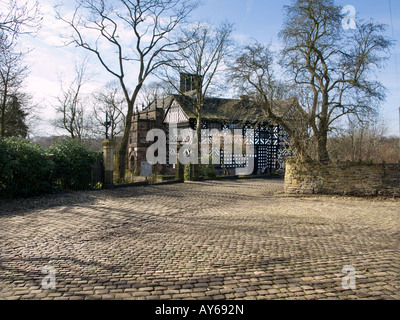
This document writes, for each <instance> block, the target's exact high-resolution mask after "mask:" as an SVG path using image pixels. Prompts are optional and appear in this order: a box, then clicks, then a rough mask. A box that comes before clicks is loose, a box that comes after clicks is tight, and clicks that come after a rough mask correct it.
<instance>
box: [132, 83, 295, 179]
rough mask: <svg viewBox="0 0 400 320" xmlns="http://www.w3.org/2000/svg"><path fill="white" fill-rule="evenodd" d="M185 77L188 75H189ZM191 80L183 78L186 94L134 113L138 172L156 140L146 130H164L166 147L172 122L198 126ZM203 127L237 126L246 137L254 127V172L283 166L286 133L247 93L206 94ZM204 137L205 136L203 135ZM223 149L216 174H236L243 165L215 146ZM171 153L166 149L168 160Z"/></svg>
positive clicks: (167, 168) (225, 129) (165, 170)
mask: <svg viewBox="0 0 400 320" xmlns="http://www.w3.org/2000/svg"><path fill="white" fill-rule="evenodd" d="M186 79H188V78H187V77H186ZM192 86H193V83H192V82H191V81H185V79H184V80H182V78H181V91H182V92H186V93H185V94H176V95H170V96H168V97H166V98H163V99H157V100H156V101H154V102H153V103H152V104H151V105H149V106H147V107H145V108H144V109H143V110H142V111H140V112H136V113H135V115H134V116H133V121H132V128H131V135H130V145H129V170H130V171H131V172H134V173H135V174H139V175H140V172H141V163H142V162H143V161H146V152H147V149H148V147H150V145H152V144H153V143H154V142H148V141H146V136H147V132H148V131H149V130H151V129H161V130H164V132H165V133H166V136H167V150H169V140H168V137H169V134H168V130H169V126H170V124H174V125H176V126H177V128H178V130H182V129H187V128H191V129H193V130H195V129H196V123H197V120H196V115H195V113H194V105H195V103H194V100H193V99H195V95H194V91H191V90H190V88H191V87H192ZM281 103H295V101H294V100H292V99H289V100H284V101H282V102H281ZM201 118H202V129H209V130H210V131H211V130H212V129H217V130H219V131H220V132H221V133H222V134H225V133H226V134H231V133H233V132H234V130H235V129H236V130H240V131H241V132H242V135H243V139H244V140H246V139H247V135H246V132H247V130H249V129H252V130H254V141H252V143H253V144H254V157H255V159H254V171H253V174H265V173H277V172H282V169H284V160H283V155H284V153H285V150H284V147H283V145H284V144H285V141H286V134H285V132H284V131H283V130H282V128H281V127H280V126H278V125H273V124H271V123H269V122H268V121H267V120H266V119H265V117H264V114H263V112H262V111H261V110H260V108H259V107H258V106H256V105H254V103H252V102H251V101H250V100H249V99H248V98H247V97H246V96H242V97H241V98H240V99H224V98H214V97H206V98H205V99H204V105H203V107H202V111H201ZM202 139H204V137H202ZM212 152H220V164H219V165H215V169H216V171H217V174H227V173H228V174H229V175H234V174H235V168H238V167H243V166H244V165H243V164H236V162H235V157H234V156H232V155H229V157H231V158H230V159H225V158H224V154H223V148H221V149H220V150H212V148H211V147H210V155H211V154H212ZM169 157H170V154H169V152H167V163H171V162H170V161H169ZM174 173H175V165H172V164H167V165H163V166H162V169H161V172H160V174H174Z"/></svg>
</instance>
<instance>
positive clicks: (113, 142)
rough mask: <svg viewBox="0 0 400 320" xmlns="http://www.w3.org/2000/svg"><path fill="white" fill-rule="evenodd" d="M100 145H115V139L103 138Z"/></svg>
mask: <svg viewBox="0 0 400 320" xmlns="http://www.w3.org/2000/svg"><path fill="white" fill-rule="evenodd" d="M102 145H103V147H113V146H115V141H114V140H110V139H107V140H103V142H102Z"/></svg>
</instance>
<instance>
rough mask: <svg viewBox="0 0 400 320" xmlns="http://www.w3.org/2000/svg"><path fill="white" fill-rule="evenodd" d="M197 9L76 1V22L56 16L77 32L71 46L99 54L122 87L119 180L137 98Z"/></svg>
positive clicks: (165, 1)
mask: <svg viewBox="0 0 400 320" xmlns="http://www.w3.org/2000/svg"><path fill="white" fill-rule="evenodd" d="M197 5H198V2H197V1H196V2H193V1H183V0H161V1H154V0H137V1H130V0H119V1H106V0H77V1H76V7H75V11H74V13H73V15H72V17H70V18H65V17H63V16H62V14H61V13H60V12H58V13H57V16H58V18H59V19H60V20H62V21H64V22H65V23H66V24H67V25H68V26H69V27H70V28H71V30H72V31H73V34H72V36H71V37H70V41H69V42H67V44H73V45H76V46H78V47H81V48H83V49H85V50H87V51H89V52H91V53H92V54H93V55H95V56H96V57H97V59H98V61H99V62H100V64H101V65H102V66H103V68H104V69H105V70H106V71H107V72H108V73H109V74H111V75H112V76H113V77H115V78H116V79H117V80H118V81H119V84H120V86H121V90H122V92H123V94H124V97H125V100H126V104H127V113H126V118H125V120H126V124H125V131H124V136H123V138H122V141H121V145H120V152H119V177H120V178H123V177H124V176H125V168H126V160H127V149H128V142H129V135H130V129H131V124H132V116H133V112H134V105H135V102H136V99H137V97H138V94H139V92H140V90H141V88H142V86H143V84H144V82H145V80H146V79H147V78H148V77H149V75H151V74H152V73H153V72H154V71H155V70H156V69H158V68H159V67H160V66H162V65H163V64H165V63H166V61H164V60H163V59H162V53H164V52H174V51H176V50H178V49H179V47H178V46H177V45H178V43H176V42H174V41H170V40H169V39H170V36H171V33H172V32H173V31H174V30H175V29H176V27H177V26H178V25H179V24H181V23H182V22H184V21H185V19H186V18H187V16H188V14H189V13H190V12H192V10H194V9H195V8H196V7H197ZM93 35H94V37H93ZM126 40H130V42H129V43H127V42H126ZM109 46H111V47H112V48H113V49H112V52H113V53H114V55H113V57H112V58H109V59H108V58H106V56H107V52H108V47H109ZM129 64H131V65H132V66H134V67H136V68H137V69H138V75H137V80H136V82H135V84H134V86H133V88H134V89H133V90H132V91H131V90H130V89H129V83H128V80H127V79H126V69H127V66H128V65H129Z"/></svg>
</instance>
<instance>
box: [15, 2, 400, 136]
mask: <svg viewBox="0 0 400 320" xmlns="http://www.w3.org/2000/svg"><path fill="white" fill-rule="evenodd" d="M32 1H33V0H32ZM39 3H40V7H41V11H42V13H43V25H42V28H41V31H40V32H39V34H38V35H37V36H36V37H34V38H32V37H29V36H24V37H22V38H21V43H22V44H23V45H24V46H25V47H28V48H31V49H33V50H32V52H31V53H30V54H29V55H28V57H27V59H26V62H27V64H28V66H29V70H30V73H29V75H28V77H27V78H26V80H25V90H26V91H28V92H29V93H30V94H31V95H32V96H33V97H34V100H35V101H36V102H37V103H38V104H39V105H40V106H41V109H40V110H41V111H40V117H39V118H40V121H39V122H37V123H36V125H35V126H34V128H33V135H37V136H49V135H52V134H60V133H62V132H60V131H57V132H55V131H54V128H53V127H52V126H51V125H50V121H51V119H53V118H54V117H55V113H54V110H53V108H52V107H51V104H52V103H54V97H55V96H57V95H58V94H59V90H60V81H59V80H60V78H63V79H65V80H71V79H72V78H73V76H74V73H73V66H74V61H75V60H77V59H78V60H80V59H83V58H84V57H85V56H86V55H87V53H86V52H85V51H84V50H82V49H80V48H75V47H73V46H69V47H63V46H61V45H62V42H61V41H60V34H63V33H65V32H68V28H67V27H66V26H65V25H63V24H62V23H61V22H60V21H57V20H56V19H55V12H54V5H56V4H62V5H63V6H64V7H65V10H66V11H65V12H66V13H68V9H70V8H71V5H72V3H73V2H72V1H65V0H39ZM290 3H291V1H290V0H284V1H276V0H203V4H202V6H200V7H199V8H198V9H197V10H196V11H195V12H193V13H192V15H191V17H190V18H191V20H193V21H199V20H201V21H204V20H205V21H207V22H209V23H212V24H219V23H221V22H223V21H229V22H231V23H233V24H234V33H233V37H234V39H235V40H236V41H238V42H239V43H242V44H244V43H249V42H252V41H253V40H257V41H258V42H261V43H270V44H272V45H273V47H275V48H279V46H280V42H279V38H278V33H279V31H280V30H281V28H282V22H283V6H284V5H289V4H290ZM335 3H336V4H338V5H343V6H345V5H352V6H353V7H354V8H355V9H356V11H357V16H356V19H364V20H369V19H374V20H375V21H376V22H379V23H383V24H386V25H387V27H388V28H387V33H386V35H387V36H388V37H389V38H393V39H394V40H395V41H397V43H396V44H395V45H394V46H393V47H392V50H391V52H392V55H391V58H390V59H389V60H388V61H387V63H386V67H385V69H384V70H381V71H380V73H379V74H377V79H378V80H379V81H380V82H382V84H383V85H384V86H385V87H386V88H387V98H386V102H385V103H383V104H382V106H381V117H382V119H383V120H384V121H385V124H386V125H387V134H388V135H395V136H399V107H400V74H399V73H400V1H399V0H346V2H339V1H335ZM390 4H391V6H390ZM390 7H391V8H392V10H390ZM89 68H90V70H91V71H92V72H93V74H94V76H93V77H92V81H91V82H90V83H89V84H88V85H87V86H86V87H85V90H86V91H87V92H88V93H89V92H92V91H94V90H98V89H99V88H101V87H102V86H103V85H104V84H105V83H106V82H108V81H110V80H113V78H112V77H111V76H110V75H109V74H107V73H106V72H104V70H103V69H102V67H101V65H100V64H99V63H98V62H97V60H96V59H94V58H90V57H89ZM130 72H131V74H132V75H134V74H135V70H130ZM133 82H134V77H132V87H133V85H134V83H133Z"/></svg>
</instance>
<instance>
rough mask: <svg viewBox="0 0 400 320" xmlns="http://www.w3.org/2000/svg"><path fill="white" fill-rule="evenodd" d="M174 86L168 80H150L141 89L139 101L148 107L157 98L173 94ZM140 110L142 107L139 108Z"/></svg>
mask: <svg viewBox="0 0 400 320" xmlns="http://www.w3.org/2000/svg"><path fill="white" fill-rule="evenodd" d="M173 91H174V90H173V87H172V86H171V85H169V83H168V82H150V83H149V84H145V85H143V87H142V90H141V91H140V94H139V97H138V101H139V103H141V105H142V107H148V106H149V105H151V104H152V103H153V102H154V101H155V100H158V99H162V98H165V97H167V96H168V95H170V94H172V92H173ZM139 107H140V106H138V110H140V109H142V108H139Z"/></svg>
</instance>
